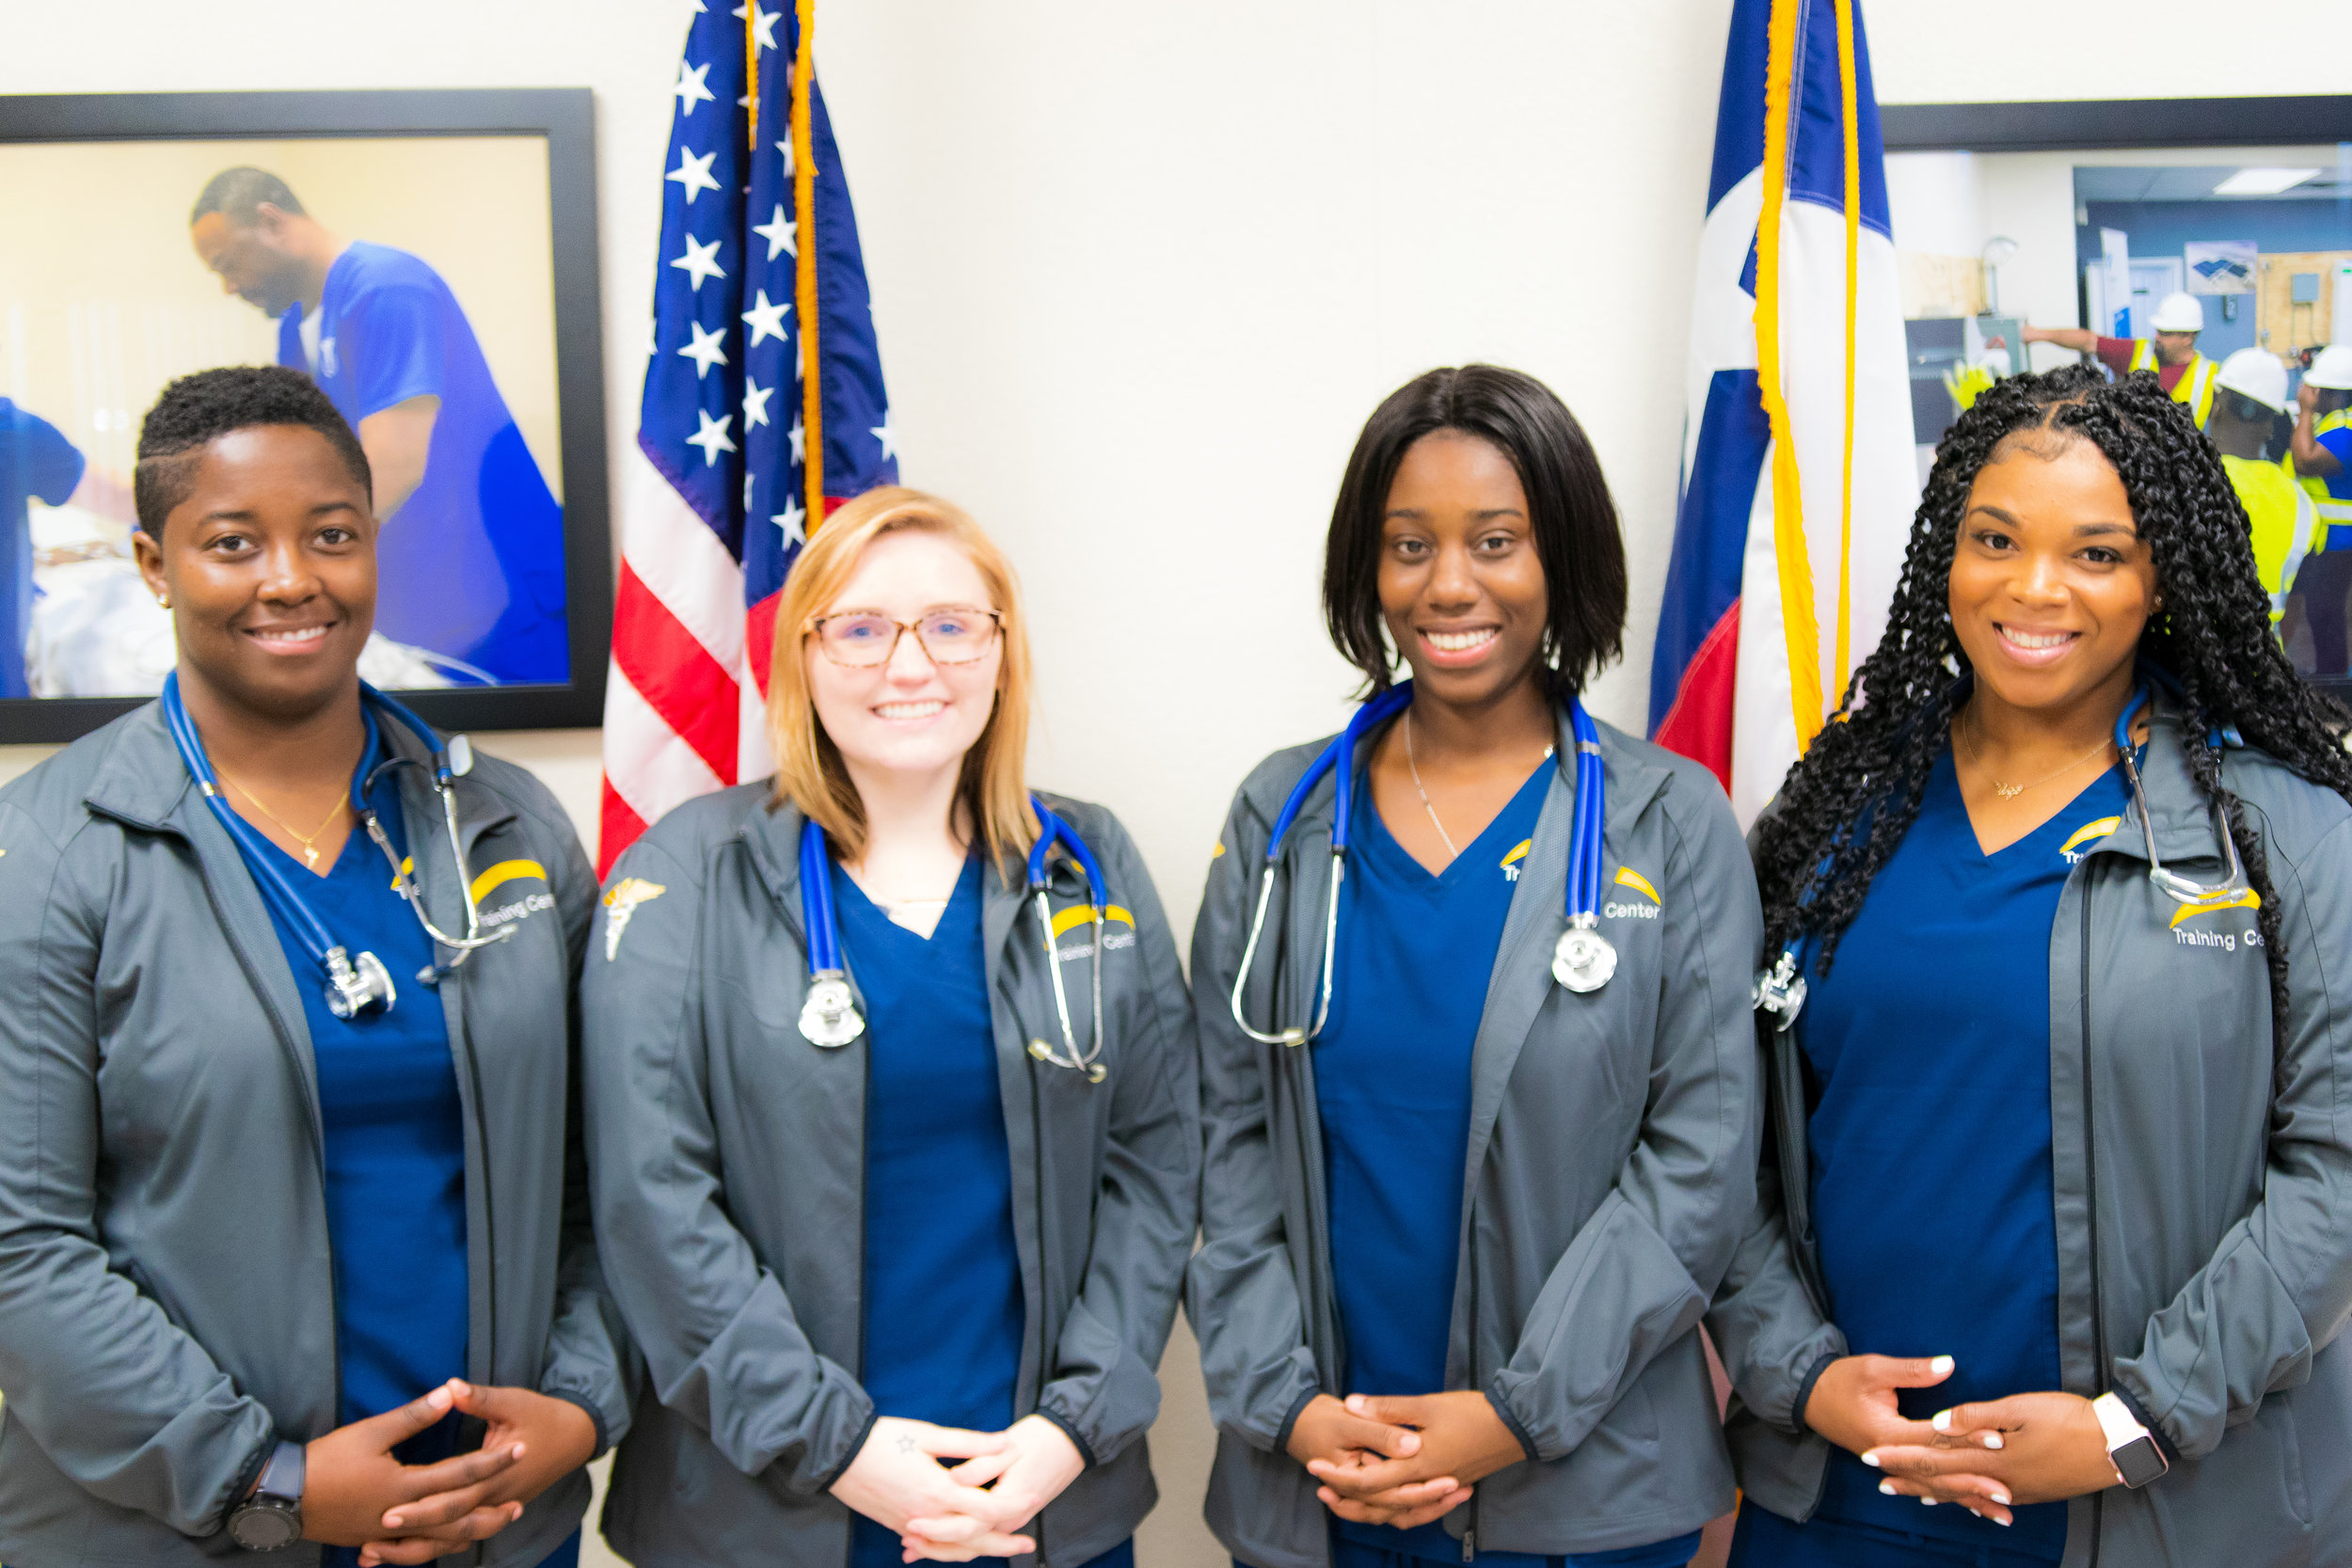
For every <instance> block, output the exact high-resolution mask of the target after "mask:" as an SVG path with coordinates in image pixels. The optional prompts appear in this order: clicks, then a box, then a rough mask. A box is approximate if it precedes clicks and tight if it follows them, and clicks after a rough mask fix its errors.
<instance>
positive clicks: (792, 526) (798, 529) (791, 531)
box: [768, 496, 808, 545]
mask: <svg viewBox="0 0 2352 1568" xmlns="http://www.w3.org/2000/svg"><path fill="white" fill-rule="evenodd" d="M768 520H769V521H770V522H771V523H773V524H775V525H776V527H777V528H779V529H781V530H782V531H784V542H785V543H786V544H787V545H805V544H807V543H808V532H807V531H806V530H805V529H804V528H803V527H802V525H803V523H805V522H807V521H808V512H807V509H806V508H804V507H803V506H802V505H801V503H800V502H799V501H798V500H795V499H793V498H792V497H790V496H787V497H785V499H784V510H783V511H781V512H778V513H776V514H774V515H771V517H769V519H768Z"/></svg>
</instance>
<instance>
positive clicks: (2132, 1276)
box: [1708, 691, 2352, 1568]
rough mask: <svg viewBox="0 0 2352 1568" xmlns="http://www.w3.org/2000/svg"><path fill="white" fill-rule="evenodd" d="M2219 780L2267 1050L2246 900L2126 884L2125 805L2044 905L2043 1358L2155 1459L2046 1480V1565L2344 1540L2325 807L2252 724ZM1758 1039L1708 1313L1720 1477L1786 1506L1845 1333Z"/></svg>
mask: <svg viewBox="0 0 2352 1568" xmlns="http://www.w3.org/2000/svg"><path fill="white" fill-rule="evenodd" d="M2155 710H2156V711H2155V717H2154V720H2153V727H2152V730H2151V733H2150V737H2149V743H2148V749H2147V760H2146V763H2145V765H2144V768H2143V774H2144V777H2145V780H2146V788H2147V795H2148V808H2147V809H2148V818H2149V821H2150V823H2151V824H2152V825H2153V829H2154V832H2155V840H2156V852H2157V854H2158V855H2160V856H2161V857H2162V858H2163V861H2164V863H2165V865H2166V867H2167V868H2168V869H2169V870H2173V871H2177V872H2179V873H2181V874H2182V875H2184V876H2186V877H2190V878H2193V879H2196V880H2198V881H2199V882H2201V883H2204V884H2206V885H2215V884H2218V883H2220V882H2221V881H2222V880H2223V879H2224V878H2225V877H2226V875H2227V873H2228V864H2227V862H2226V861H2225V859H2224V855H2225V853H2226V851H2225V849H2224V847H2223V840H2222V839H2221V838H2220V837H2219V829H2218V826H2217V823H2216V821H2215V819H2214V818H2213V817H2212V816H2209V815H2208V813H2207V810H2206V805H2205V801H2204V798H2203V796H2202V795H2201V793H2200V792H2199V790H2198V788H2197V786H2196V784H2195V782H2194V781H2193V780H2192V779H2191V778H2190V777H2189V773H2188V768H2187V764H2186V761H2185V756H2184V753H2183V752H2182V749H2181V743H2180V728H2179V725H2180V720H2179V717H2178V713H2177V709H2176V706H2175V705H2174V704H2173V703H2172V702H2171V700H2170V699H2169V697H2168V696H2166V695H2165V694H2164V693H2162V692H2161V691H2159V693H2158V694H2157V696H2156V700H2155ZM2222 779H2223V782H2224V783H2226V784H2228V785H2229V787H2230V788H2232V789H2233V790H2234V791H2236V792H2237V793H2238V794H2239V795H2240V796H2241V797H2243V798H2244V800H2245V801H2246V818H2247V821H2248V823H2249V825H2250V826H2251V827H2252V828H2253V830H2254V831H2255V832H2257V833H2258V834H2260V835H2261V838H2262V840H2263V843H2264V845H2265V849H2266V850H2267V853H2268V855H2269V858H2270V876H2271V881H2272V883H2273V885H2274V887H2275V888H2276V889H2277V893H2278V897H2279V903H2280V911H2279V912H2280V918H2281V920H2282V922H2283V927H2282V929H2283V935H2284V938H2285V942H2286V945H2287V955H2288V972H2289V992H2288V1007H2289V1012H2290V1014H2291V1016H2290V1017H2289V1018H2288V1020H2287V1028H2286V1044H2285V1049H2284V1053H2283V1054H2282V1055H2281V1056H2280V1058H2279V1059H2278V1060H2277V1062H2276V1063H2275V1064H2274V1062H2273V1057H2272V1044H2271V1039H2272V1032H2271V1008H2270V982H2269V973H2268V969H2267V966H2266V965H2265V963H2264V959H2263V951H2262V947H2261V944H2260V933H2259V932H2257V931H2256V929H2255V919H2254V911H2252V910H2251V909H2249V908H2246V907H2244V906H2243V905H2241V904H2233V903H2216V904H2214V905H2211V906H2198V907H2195V908H2185V907H2184V906H2183V905H2181V904H2179V903H2176V902H2174V901H2173V900H2172V899H2171V898H2170V897H2169V896H2168V895H2165V894H2164V893H2163V892H2162V891H2161V890H2159V889H2158V888H2156V887H2155V886H2154V885H2153V883H2151V882H2150V880H2149V879H2148V855H2147V847H2146V838H2145V836H2144V834H2143V833H2142V832H2141V827H2140V815H2139V810H2138V808H2137V806H2134V807H2133V808H2132V809H2131V810H2130V811H2128V812H2127V813H2126V814H2125V815H2124V816H2123V817H2122V819H2121V821H2120V822H2119V823H2118V824H2117V826H2116V827H2115V830H2114V831H2113V832H2109V833H2108V834H2107V835H2106V837H2104V838H2101V839H2097V840H2094V841H2091V842H2090V843H2088V844H2086V845H2084V846H2082V847H2081V849H2082V858H2081V859H2080V861H2079V862H2077V863H2076V864H2075V866H2074V869H2073V871H2072V872H2070V873H2069V875H2068V878H2067V883H2066V889H2065V892H2064V894H2063V895H2061V896H2060V898H2059V901H2058V917H2057V919H2056V921H2055V922H2054V923H2053V925H2052V927H2051V930H2050V1127H2051V1134H2052V1137H2051V1155H2052V1160H2051V1164H2052V1170H2053V1175H2054V1178H2055V1181H2054V1185H2055V1194H2054V1196H2055V1197H2056V1201H2057V1208H2056V1218H2057V1221H2058V1350H2059V1366H2060V1370H2061V1371H2062V1374H2063V1377H2064V1381H2065V1386H2066V1388H2067V1389H2068V1390H2070V1391H2072V1392H2074V1393H2076V1394H2081V1395H2084V1396H2086V1397H2090V1396H2095V1395H2097V1394H2100V1393H2103V1392H2106V1391H2107V1390H2109V1389H2114V1390H2117V1391H2118V1392H2120V1393H2122V1395H2124V1396H2125V1398H2126V1401H2127V1402H2131V1403H2135V1404H2137V1406H2138V1408H2139V1409H2140V1410H2141V1411H2143V1412H2145V1413H2146V1418H2153V1424H2154V1426H2155V1427H2156V1429H2157V1430H2158V1431H2159V1432H2160V1433H2161V1435H2162V1437H2163V1439H2164V1441H2165V1442H2166V1443H2168V1444H2169V1445H2170V1447H2171V1449H2172V1451H2173V1454H2174V1456H2175V1457H2174V1458H2173V1462H2172V1468H2171V1471H2170V1473H2169V1474H2168V1475H2166V1476H2165V1477H2164V1478H2163V1479H2162V1480H2159V1481H2155V1482H2153V1484H2151V1485H2149V1486H2147V1487H2145V1488H2143V1489H2141V1490H2139V1491H2137V1492H2129V1491H2125V1490H2124V1489H2122V1487H2111V1488H2109V1489H2107V1490H2106V1491H2104V1492H2099V1493H2095V1494H2093V1495H2092V1496H2090V1497H2078V1498H2076V1499H2074V1502H2073V1503H2072V1504H2070V1505H2069V1512H2068V1516H2067V1532H2066V1564H2067V1568H2088V1565H2090V1564H2092V1563H2103V1564H2107V1565H2109V1568H2157V1565H2163V1568H2210V1565H2212V1564H2215V1563H2224V1562H2226V1563H2229V1564H2232V1565H2233V1568H2288V1565H2290V1564H2292V1565H2296V1568H2301V1565H2305V1564H2312V1565H2316V1564H2333V1563H2344V1562H2352V1358H2347V1357H2346V1356H2345V1355H2344V1353H2343V1350H2342V1348H2341V1347H2340V1346H2338V1345H2336V1344H2334V1343H2333V1342H2332V1341H2333V1340H2334V1339H2335V1338H2336V1334H2337V1331H2338V1330H2339V1329H2341V1328H2342V1327H2343V1326H2344V1320H2345V1318H2346V1316H2347V1315H2352V826H2347V824H2348V823H2352V807H2347V806H2346V804H2345V803H2344V800H2343V799H2342V798H2341V797H2339V796H2338V795H2336V794H2335V793H2334V792H2333V791H2331V790H2328V789H2325V788H2322V787H2321V786H2319V785H2316V784H2312V783H2310V782H2308V781H2307V780H2304V779H2302V778H2300V777H2298V776H2297V775H2296V774H2294V773H2292V772H2290V771H2289V770H2288V769H2287V768H2283V767H2281V766H2280V764H2279V763H2277V762H2276V761H2274V760H2272V759H2271V758H2269V757H2267V756H2265V755H2263V754H2262V753H2260V752H2253V751H2242V750H2233V751H2229V752H2225V753H2224V761H2223V765H2222ZM1952 959H1953V961H1954V962H1955V963H1965V962H1967V961H1968V960H1967V955H1965V954H1958V953H1956V954H1954V955H1953V956H1952ZM1985 981H1986V983H1987V984H1989V985H1997V984H1999V983H2000V976H1999V975H1996V974H1988V975H1987V976H1985ZM1769 1051H1770V1057H1771V1061H1770V1068H1769V1071H1770V1077H1771V1101H1772V1112H1771V1135H1770V1136H1769V1137H1768V1139H1767V1149H1768V1153H1767V1158H1766V1161H1765V1165H1764V1169H1763V1173H1762V1179H1761V1180H1760V1183H1759V1186H1760V1189H1761V1191H1760V1195H1759V1203H1758V1209H1757V1213H1756V1220H1755V1222H1754V1224H1753V1227H1752V1228H1751V1230H1750V1232H1749V1234H1748V1236H1747V1238H1746V1240H1745V1241H1744V1242H1743V1243H1741V1246H1740V1254H1739V1258H1738V1260H1737V1261H1736V1263H1735V1264H1734V1265H1733V1267H1732V1270H1731V1272H1730V1274H1729V1275H1727V1276H1726V1277H1725V1279H1724V1286H1723V1290H1722V1291H1721V1293H1720V1294H1719V1296H1718V1297H1717V1299H1716V1302H1715V1305H1714V1307H1713V1309H1712V1311H1711V1312H1710V1314H1709V1316H1708V1326H1709V1328H1710V1330H1711V1331H1712V1332H1713V1334H1714V1336H1715V1342H1716V1344H1717V1345H1718V1346H1719V1347H1720V1348H1721V1350H1722V1351H1723V1354H1724V1364H1725V1366H1726V1367H1727V1368H1728V1369H1729V1370H1730V1372H1731V1376H1732V1382H1733V1386H1734V1388H1735V1390H1736V1393H1735V1397H1734V1400H1733V1403H1732V1408H1731V1414H1730V1417H1729V1421H1730V1431H1731V1439H1732V1450H1733V1453H1734V1456H1735V1458H1736V1460H1737V1462H1738V1464H1739V1466H1740V1484H1741V1485H1742V1486H1743V1487H1744V1488H1745V1489H1746V1492H1747V1496H1748V1497H1750V1498H1751V1499H1753V1500H1754V1501H1756V1503H1758V1504H1759V1505H1761V1506H1763V1507H1765V1508H1769V1509H1771V1510H1772V1512H1774V1513H1779V1514H1782V1515H1784V1516H1786V1517H1788V1518H1791V1519H1804V1518H1806V1517H1808V1516H1809V1515H1810V1514H1811V1513H1812V1512H1813V1509H1814V1507H1815V1506H1816V1505H1817V1504H1818V1503H1819V1502H1820V1495H1821V1478H1822V1473H1823V1468H1824V1465H1826V1463H1827V1460H1828V1452H1829V1449H1828V1444H1827V1442H1826V1440H1825V1439H1823V1438H1820V1437H1819V1436H1816V1435H1814V1434H1813V1433H1811V1432H1810V1431H1809V1430H1807V1429H1806V1428H1805V1426H1804V1421H1803V1418H1802V1412H1801V1409H1800V1406H1799V1404H1798V1401H1799V1399H1800V1397H1801V1396H1802V1395H1804V1394H1805V1393H1807V1392H1809V1391H1810V1388H1811V1382H1812V1379H1813V1377H1814V1376H1815V1375H1816V1374H1817V1373H1818V1371H1819V1370H1820V1367H1821V1366H1822V1365H1823V1364H1824V1363H1825V1362H1826V1361H1827V1360H1828V1359H1829V1358H1831V1357H1833V1356H1836V1355H1841V1354H1846V1353H1847V1346H1846V1341H1845V1338H1844V1337H1843V1336H1842V1335H1840V1334H1839V1333H1838V1331H1837V1328H1836V1324H1835V1323H1834V1322H1833V1321H1832V1318H1831V1314H1830V1310H1829V1304H1828V1303H1827V1298H1826V1292H1825V1291H1823V1289H1822V1286H1821V1281H1820V1268H1819V1264H1818V1262H1817V1261H1816V1251H1815V1243H1814V1239H1813V1234H1812V1220H1811V1214H1810V1194H1811V1186H1810V1184H1809V1179H1808V1175H1807V1170H1808V1166H1807V1163H1806V1162H1807V1155H1806V1149H1805V1128H1806V1122H1807V1117H1808V1115H1809V1108H1808V1104H1807V1101H1806V1097H1805V1089H1804V1063H1803V1060H1802V1052H1801V1050H1800V1048H1799V1046H1798V1043H1797V1040H1796V1037H1795V1035H1794V1033H1793V1032H1790V1033H1782V1034H1777V1035H1773V1036H1772V1037H1770V1045H1769ZM2274 1070H2275V1074H2276V1077H2275V1083H2274ZM1923 1157H1924V1156H1923ZM1919 1218H1920V1223H1921V1224H1923V1225H1937V1224H1943V1223H1946V1221H1947V1216H1943V1215H1934V1214H1923V1215H1921V1216H1919ZM1964 1243H1965V1238H1964V1237H1956V1238H1955V1244H1964ZM1866 1348H1867V1347H1866ZM2019 1391H2020V1392H2026V1390H2019Z"/></svg>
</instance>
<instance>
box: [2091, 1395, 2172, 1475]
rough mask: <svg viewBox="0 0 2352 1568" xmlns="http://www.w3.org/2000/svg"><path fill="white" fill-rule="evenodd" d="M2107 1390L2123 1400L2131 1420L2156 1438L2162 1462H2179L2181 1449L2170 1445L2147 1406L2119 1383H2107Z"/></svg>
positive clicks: (2170, 1463) (2170, 1441) (2169, 1439)
mask: <svg viewBox="0 0 2352 1568" xmlns="http://www.w3.org/2000/svg"><path fill="white" fill-rule="evenodd" d="M2107 1391H2108V1392H2109V1393H2112V1394H2113V1395H2114V1396H2115V1397H2116V1398H2117V1399H2119V1400H2122V1402H2123V1408H2124V1409H2126V1410H2128V1411H2130V1412H2131V1413H2132V1419H2133V1420H2135V1421H2137V1422H2138V1423H2139V1424H2140V1425H2141V1426H2144V1427H2146V1428H2147V1429H2148V1435H2149V1436H2151V1437H2153V1438H2154V1439H2155V1440H2156V1451H2157V1452H2158V1453H2161V1454H2162V1455H2164V1462H2165V1463H2166V1464H2167V1465H2178V1464H2179V1463H2180V1462H2181V1450H2180V1449H2176V1448H2174V1447H2173V1446H2172V1439H2171V1438H2169V1437H2167V1436H2166V1435H2165V1434H2164V1428H2162V1427H2161V1426H2158V1425H2157V1424H2156V1418H2154V1417H2153V1416H2151V1415H2149V1414H2148V1407H2147V1406H2146V1405H2143V1404H2141V1403H2140V1402H2139V1396H2138V1395H2137V1394H2135V1393H2133V1392H2132V1391H2131V1390H2130V1389H2129V1388H2126V1387H2124V1386H2122V1384H2120V1383H2110V1384H2109V1385H2107Z"/></svg>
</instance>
